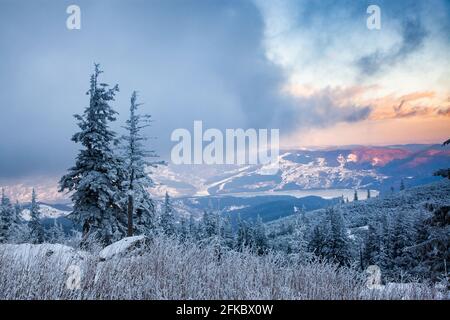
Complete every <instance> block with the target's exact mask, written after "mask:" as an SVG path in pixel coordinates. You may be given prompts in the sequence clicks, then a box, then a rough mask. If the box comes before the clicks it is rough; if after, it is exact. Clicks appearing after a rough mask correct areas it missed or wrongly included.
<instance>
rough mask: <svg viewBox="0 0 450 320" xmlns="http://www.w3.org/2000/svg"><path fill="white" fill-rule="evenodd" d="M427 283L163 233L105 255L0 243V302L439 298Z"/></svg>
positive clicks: (117, 245) (135, 240) (110, 249)
mask: <svg viewBox="0 0 450 320" xmlns="http://www.w3.org/2000/svg"><path fill="white" fill-rule="evenodd" d="M439 298H442V293H440V292H439V290H437V289H435V288H431V287H427V286H424V285H420V286H417V285H409V286H402V287H401V290H397V289H396V288H391V289H390V290H369V289H367V287H366V286H365V278H364V276H363V275H361V274H358V273H356V272H355V271H353V270H349V269H345V268H341V269H337V268H336V267H335V266H333V265H331V264H324V263H308V264H305V265H295V266H294V265H293V264H291V263H290V262H288V261H287V260H285V258H284V257H283V256H281V255H277V254H268V255H265V256H256V255H254V254H251V253H249V252H244V253H238V252H234V251H227V252H223V253H222V255H221V256H220V259H219V258H218V256H217V251H216V250H215V248H214V247H213V246H204V247H199V246H197V245H195V244H192V243H190V244H189V243H187V244H180V243H179V242H178V241H176V240H174V239H169V238H165V237H156V238H154V239H152V240H151V241H150V240H149V239H144V238H143V237H133V238H126V239H123V240H121V241H119V242H117V243H114V244H112V245H111V246H109V247H106V248H105V249H103V250H102V251H100V252H96V253H95V252H91V253H88V252H85V251H80V250H75V249H73V248H71V247H67V246H63V245H59V244H53V245H50V244H43V245H30V244H21V245H0V299H439Z"/></svg>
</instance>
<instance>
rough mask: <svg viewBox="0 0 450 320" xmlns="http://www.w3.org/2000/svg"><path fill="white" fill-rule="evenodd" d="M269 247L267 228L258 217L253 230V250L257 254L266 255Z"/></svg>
mask: <svg viewBox="0 0 450 320" xmlns="http://www.w3.org/2000/svg"><path fill="white" fill-rule="evenodd" d="M268 247H269V246H268V241H267V235H266V228H265V226H264V223H263V221H262V219H261V217H260V216H259V215H258V217H257V219H256V223H255V227H254V229H253V248H254V250H255V251H256V253H257V254H264V253H265V252H267V249H268Z"/></svg>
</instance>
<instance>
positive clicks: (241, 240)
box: [235, 214, 251, 251]
mask: <svg viewBox="0 0 450 320" xmlns="http://www.w3.org/2000/svg"><path fill="white" fill-rule="evenodd" d="M250 232H251V230H250V228H249V226H248V224H247V222H246V221H244V220H242V218H241V215H240V214H238V217H237V234H236V244H235V248H236V250H238V251H242V250H243V249H244V247H247V246H249V245H251V235H250Z"/></svg>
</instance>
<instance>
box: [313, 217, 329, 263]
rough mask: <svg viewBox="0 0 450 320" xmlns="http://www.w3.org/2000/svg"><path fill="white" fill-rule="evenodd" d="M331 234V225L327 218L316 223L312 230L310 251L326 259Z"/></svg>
mask: <svg viewBox="0 0 450 320" xmlns="http://www.w3.org/2000/svg"><path fill="white" fill-rule="evenodd" d="M328 234H329V225H328V221H327V220H326V219H322V222H321V223H318V224H316V225H315V227H314V228H313V230H312V234H311V240H310V241H309V243H308V251H309V252H312V253H313V254H314V255H315V256H316V257H318V258H320V259H325V258H326V254H327V242H328Z"/></svg>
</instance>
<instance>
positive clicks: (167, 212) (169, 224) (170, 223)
mask: <svg viewBox="0 0 450 320" xmlns="http://www.w3.org/2000/svg"><path fill="white" fill-rule="evenodd" d="M159 223H160V226H161V230H162V232H164V233H165V234H167V235H173V234H174V233H175V219H174V216H173V208H172V203H171V202H170V196H169V193H168V192H167V191H166V196H165V198H164V206H163V210H162V213H161V216H160V222H159Z"/></svg>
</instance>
